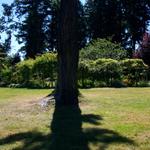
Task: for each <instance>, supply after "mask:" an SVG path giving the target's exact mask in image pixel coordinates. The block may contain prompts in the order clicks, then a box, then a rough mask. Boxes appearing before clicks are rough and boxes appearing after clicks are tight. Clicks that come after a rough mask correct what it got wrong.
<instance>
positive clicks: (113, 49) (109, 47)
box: [80, 39, 127, 60]
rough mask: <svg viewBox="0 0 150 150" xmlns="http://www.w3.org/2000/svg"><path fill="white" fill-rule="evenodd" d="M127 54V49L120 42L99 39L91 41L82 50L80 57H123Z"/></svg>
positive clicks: (94, 58)
mask: <svg viewBox="0 0 150 150" xmlns="http://www.w3.org/2000/svg"><path fill="white" fill-rule="evenodd" d="M126 56H127V54H126V50H125V49H123V48H122V47H121V46H120V45H119V44H115V43H112V42H111V41H108V40H106V39H97V40H94V41H92V42H91V43H89V44H88V45H87V46H86V47H85V48H83V49H82V50H81V51H80V59H81V60H84V59H88V60H96V59H99V58H111V59H116V60H119V59H123V58H125V57H126Z"/></svg>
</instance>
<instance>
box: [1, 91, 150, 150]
mask: <svg viewBox="0 0 150 150" xmlns="http://www.w3.org/2000/svg"><path fill="white" fill-rule="evenodd" d="M50 92H51V90H31V89H30V90H29V89H9V88H1V89H0V150H105V149H108V150H128V149H129V150H130V149H131V150H149V149H150V89H149V88H122V89H110V88H101V89H86V90H81V93H82V96H83V97H82V98H81V103H80V108H55V107H54V106H53V105H50V107H49V108H47V109H46V110H45V109H43V108H41V107H40V106H39V105H38V103H39V100H40V99H41V98H43V97H45V96H47V95H48V94H49V93H50Z"/></svg>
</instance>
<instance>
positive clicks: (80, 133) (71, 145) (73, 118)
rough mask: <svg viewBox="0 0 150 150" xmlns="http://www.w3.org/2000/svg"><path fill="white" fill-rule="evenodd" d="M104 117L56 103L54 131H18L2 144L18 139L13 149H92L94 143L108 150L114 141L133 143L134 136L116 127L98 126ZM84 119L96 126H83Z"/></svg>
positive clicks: (103, 149)
mask: <svg viewBox="0 0 150 150" xmlns="http://www.w3.org/2000/svg"><path fill="white" fill-rule="evenodd" d="M101 120H102V117H101V116H98V115H93V114H88V115H81V111H80V109H79V108H75V107H67V108H66V107H59V108H57V107H56V108H55V111H54V114H53V120H52V122H51V126H50V127H51V134H47V135H45V134H43V133H41V132H38V131H31V132H25V133H18V134H14V135H10V136H8V137H5V138H3V139H0V145H1V146H4V145H7V144H13V143H15V142H18V141H19V142H22V145H21V146H18V147H15V148H11V149H12V150H90V148H89V143H93V144H96V145H98V148H97V149H99V150H105V149H106V148H107V147H108V146H110V145H111V144H113V143H118V144H131V145H133V144H134V142H133V141H132V140H131V139H128V138H126V137H124V136H122V135H120V134H119V133H117V132H115V131H112V130H109V129H102V128H99V126H100V121H101ZM39 121H40V120H39ZM83 122H87V123H89V124H92V125H93V126H95V127H94V128H86V129H85V130H83V129H82V123H83ZM98 125H99V126H98Z"/></svg>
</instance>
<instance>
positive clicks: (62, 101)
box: [56, 0, 79, 105]
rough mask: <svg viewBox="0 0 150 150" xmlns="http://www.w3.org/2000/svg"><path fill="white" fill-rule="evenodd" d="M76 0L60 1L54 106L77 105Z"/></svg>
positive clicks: (77, 50)
mask: <svg viewBox="0 0 150 150" xmlns="http://www.w3.org/2000/svg"><path fill="white" fill-rule="evenodd" d="M77 31H78V25H77V0H61V6H60V20H59V33H58V35H59V37H58V64H59V68H58V80H57V89H56V105H78V87H77V69H78V59H79V49H78V42H77Z"/></svg>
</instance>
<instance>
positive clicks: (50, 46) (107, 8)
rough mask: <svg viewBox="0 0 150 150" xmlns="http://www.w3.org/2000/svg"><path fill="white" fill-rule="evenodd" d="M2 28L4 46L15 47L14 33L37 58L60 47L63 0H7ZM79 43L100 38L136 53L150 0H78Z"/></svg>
mask: <svg viewBox="0 0 150 150" xmlns="http://www.w3.org/2000/svg"><path fill="white" fill-rule="evenodd" d="M3 8H4V11H3V16H2V17H1V19H0V31H1V33H3V32H5V34H6V35H7V36H6V40H5V41H4V42H3V43H2V42H1V47H2V48H3V49H4V52H6V53H8V52H9V51H10V50H11V46H10V45H11V39H12V34H13V35H15V37H16V39H17V41H18V42H19V43H20V44H21V43H22V44H23V46H22V47H21V48H20V51H21V52H24V53H25V57H26V58H35V56H36V55H38V54H42V53H43V52H45V51H55V50H57V47H58V43H57V41H58V25H59V23H58V20H59V12H60V0H36V1H35V0H14V2H13V3H12V4H9V5H7V4H3ZM77 9H78V17H77V18H78V19H77V20H78V23H77V26H78V32H77V36H78V47H79V48H80V49H81V48H82V47H84V46H85V45H86V43H87V42H89V41H91V40H93V39H97V38H107V39H111V40H112V42H117V43H121V45H122V46H123V47H124V48H125V49H127V52H128V57H132V53H133V51H134V50H135V47H136V44H140V42H141V39H142V36H143V34H144V33H145V32H146V30H147V26H148V21H149V20H150V1H149V0H130V1H127V0H87V1H86V3H85V5H84V6H83V4H82V3H81V2H80V1H78V7H77Z"/></svg>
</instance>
